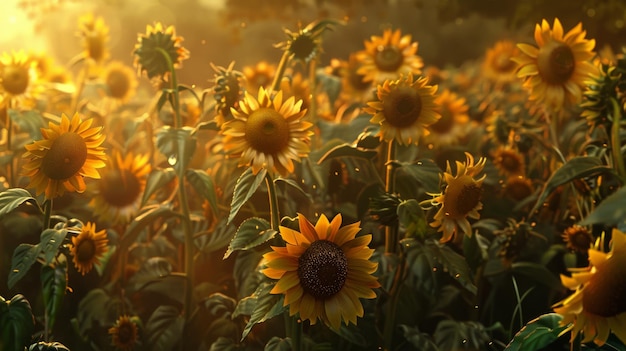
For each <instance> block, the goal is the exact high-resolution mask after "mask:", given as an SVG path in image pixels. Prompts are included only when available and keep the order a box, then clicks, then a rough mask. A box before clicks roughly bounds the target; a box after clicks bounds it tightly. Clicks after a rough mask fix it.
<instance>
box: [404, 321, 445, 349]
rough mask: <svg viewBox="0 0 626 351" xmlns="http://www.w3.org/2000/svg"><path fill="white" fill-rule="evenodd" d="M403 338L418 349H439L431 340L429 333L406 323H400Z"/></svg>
mask: <svg viewBox="0 0 626 351" xmlns="http://www.w3.org/2000/svg"><path fill="white" fill-rule="evenodd" d="M400 329H402V333H403V334H404V338H405V339H406V341H408V343H409V344H411V345H413V347H414V348H415V349H417V350H420V351H439V348H438V347H437V345H436V344H435V343H434V342H433V341H432V339H431V338H430V335H428V334H427V333H422V332H420V331H419V329H417V328H416V327H409V326H408V325H403V324H401V325H400Z"/></svg>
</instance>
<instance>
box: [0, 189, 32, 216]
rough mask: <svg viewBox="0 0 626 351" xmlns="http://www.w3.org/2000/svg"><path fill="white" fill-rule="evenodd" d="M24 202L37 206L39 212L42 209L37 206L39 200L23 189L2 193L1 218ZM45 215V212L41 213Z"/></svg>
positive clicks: (0, 195)
mask: <svg viewBox="0 0 626 351" xmlns="http://www.w3.org/2000/svg"><path fill="white" fill-rule="evenodd" d="M24 202H28V203H30V204H33V205H37V208H39V211H41V208H40V207H39V205H38V204H37V200H35V198H34V197H32V195H31V194H30V193H29V192H28V190H26V189H22V188H12V189H8V190H6V191H3V192H1V193H0V216H3V215H5V214H7V213H9V212H11V211H13V210H15V209H16V208H17V207H18V206H19V205H21V204H23V203H24ZM41 212H42V213H43V211H41Z"/></svg>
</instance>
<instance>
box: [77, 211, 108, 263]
mask: <svg viewBox="0 0 626 351" xmlns="http://www.w3.org/2000/svg"><path fill="white" fill-rule="evenodd" d="M108 243H109V240H108V239H107V234H106V231H105V230H101V231H99V232H97V231H96V225H95V223H90V222H87V223H86V224H85V225H83V227H82V228H81V230H80V234H78V235H77V236H74V237H72V244H71V245H70V253H71V254H72V257H73V259H72V260H73V262H74V267H76V270H78V272H80V274H82V275H85V274H87V273H89V272H91V270H92V269H93V266H94V264H95V265H100V259H101V258H102V256H103V255H104V254H105V253H106V252H107V251H108V250H109V247H108V246H107V245H108Z"/></svg>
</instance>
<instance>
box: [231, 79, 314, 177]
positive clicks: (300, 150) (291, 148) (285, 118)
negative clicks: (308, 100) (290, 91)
mask: <svg viewBox="0 0 626 351" xmlns="http://www.w3.org/2000/svg"><path fill="white" fill-rule="evenodd" d="M301 106H302V101H301V100H298V101H296V100H295V99H294V98H293V97H290V98H289V99H287V100H285V101H283V93H282V91H279V92H278V93H277V94H276V96H274V98H273V99H272V98H271V97H270V92H269V91H266V90H265V89H263V88H259V95H258V98H255V97H254V96H252V95H250V94H249V93H248V92H246V93H245V97H244V99H243V100H242V101H241V102H240V103H239V108H240V111H237V110H235V109H231V112H232V114H233V117H234V119H233V120H231V121H228V122H226V123H224V124H223V125H222V129H221V133H222V134H223V135H224V139H223V143H224V151H225V152H226V153H227V154H229V155H230V156H232V157H238V158H239V166H251V167H252V171H253V173H254V174H257V173H258V172H259V171H260V170H261V168H265V169H267V170H268V171H271V172H277V173H278V174H280V175H281V176H283V177H285V176H287V175H288V174H290V173H293V171H294V164H293V161H294V160H296V161H299V160H300V158H301V157H305V156H306V155H307V154H308V153H309V151H310V146H309V143H310V139H311V135H312V133H313V132H312V131H311V126H312V124H311V123H309V122H305V121H303V120H302V117H303V116H304V115H305V113H306V110H302V109H301Z"/></svg>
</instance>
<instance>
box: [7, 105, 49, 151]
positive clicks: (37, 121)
mask: <svg viewBox="0 0 626 351" xmlns="http://www.w3.org/2000/svg"><path fill="white" fill-rule="evenodd" d="M9 116H11V119H12V120H13V122H15V124H16V125H17V126H18V127H19V129H20V131H22V132H26V133H28V135H29V136H30V139H31V140H40V139H41V128H44V127H46V125H45V123H44V119H43V116H42V115H41V112H39V111H37V110H36V109H28V110H24V111H18V110H13V109H10V110H9ZM13 146H14V145H13Z"/></svg>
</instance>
